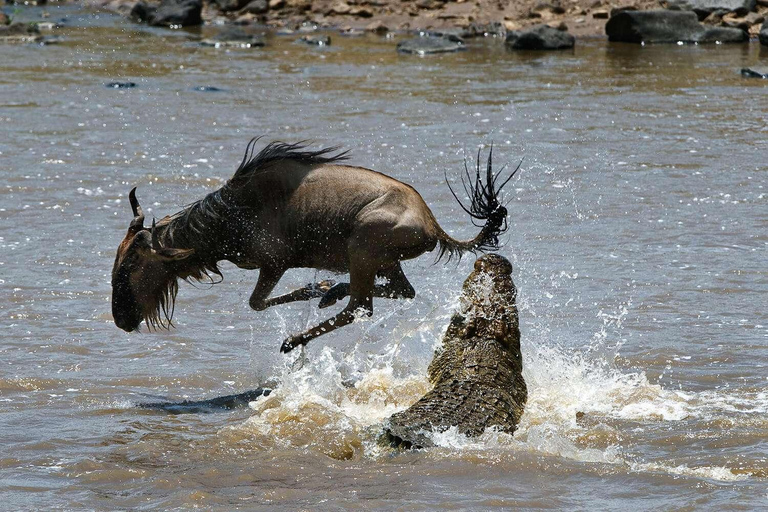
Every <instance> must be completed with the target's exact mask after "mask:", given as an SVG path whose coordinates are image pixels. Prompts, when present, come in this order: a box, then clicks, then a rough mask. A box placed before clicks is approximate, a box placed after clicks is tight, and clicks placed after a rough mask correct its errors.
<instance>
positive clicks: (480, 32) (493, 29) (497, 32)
mask: <svg viewBox="0 0 768 512" xmlns="http://www.w3.org/2000/svg"><path fill="white" fill-rule="evenodd" d="M506 33H507V29H506V28H504V25H502V24H501V23H499V22H492V23H470V24H469V26H468V27H467V28H465V29H464V31H463V32H462V33H461V37H463V38H465V39H469V38H472V37H504V35H505V34H506Z"/></svg>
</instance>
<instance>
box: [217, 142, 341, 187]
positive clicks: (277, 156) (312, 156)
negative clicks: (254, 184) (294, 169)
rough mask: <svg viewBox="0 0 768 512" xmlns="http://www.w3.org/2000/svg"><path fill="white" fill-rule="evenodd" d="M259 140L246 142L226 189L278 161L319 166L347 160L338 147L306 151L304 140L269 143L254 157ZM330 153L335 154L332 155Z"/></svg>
mask: <svg viewBox="0 0 768 512" xmlns="http://www.w3.org/2000/svg"><path fill="white" fill-rule="evenodd" d="M259 139H261V137H254V138H253V139H251V140H250V142H248V145H247V146H246V148H245V154H244V155H243V161H242V162H241V163H240V167H238V168H237V171H235V175H234V176H232V179H230V180H229V182H228V183H227V185H226V186H227V187H233V188H236V187H239V186H241V185H243V184H245V183H247V182H248V181H249V180H250V179H251V178H252V177H253V176H254V174H257V173H258V172H259V171H263V170H265V169H266V168H267V167H268V166H269V164H270V163H272V162H276V161H279V160H294V161H297V162H302V163H305V164H307V165H319V164H330V163H335V162H342V161H344V160H347V159H348V158H349V157H348V156H347V153H348V151H342V152H341V153H338V151H339V149H340V148H339V147H338V146H331V147H328V148H323V149H318V150H314V151H312V150H307V146H308V144H307V141H306V140H303V141H300V142H296V143H294V144H289V143H286V142H280V141H274V142H270V143H269V144H267V145H266V146H265V147H264V149H262V150H261V151H259V152H258V154H257V155H256V156H254V155H253V152H254V148H255V146H256V143H257V142H258V141H259ZM332 153H336V154H335V155H334V154H332Z"/></svg>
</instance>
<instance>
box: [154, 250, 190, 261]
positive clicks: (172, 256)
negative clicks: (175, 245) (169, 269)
mask: <svg viewBox="0 0 768 512" xmlns="http://www.w3.org/2000/svg"><path fill="white" fill-rule="evenodd" d="M153 252H154V253H155V254H157V255H158V256H160V257H161V258H162V259H164V260H166V261H180V260H183V259H185V258H189V257H190V256H192V255H193V254H194V253H195V250H194V249H168V248H165V247H161V248H160V249H158V250H156V251H153Z"/></svg>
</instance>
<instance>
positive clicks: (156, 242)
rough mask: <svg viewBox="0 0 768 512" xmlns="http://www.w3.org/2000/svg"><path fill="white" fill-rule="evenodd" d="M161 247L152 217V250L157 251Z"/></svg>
mask: <svg viewBox="0 0 768 512" xmlns="http://www.w3.org/2000/svg"><path fill="white" fill-rule="evenodd" d="M161 249H162V247H160V238H159V237H158V235H157V230H156V229H155V219H152V250H153V251H157V252H159V251H160V250H161Z"/></svg>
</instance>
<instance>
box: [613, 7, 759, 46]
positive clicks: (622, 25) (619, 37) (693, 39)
mask: <svg viewBox="0 0 768 512" xmlns="http://www.w3.org/2000/svg"><path fill="white" fill-rule="evenodd" d="M605 33H606V34H607V35H608V40H609V41H614V42H625V43H678V42H683V43H716V42H719V43H743V42H747V41H749V34H747V33H746V32H745V31H743V30H741V29H738V28H728V27H712V28H707V27H705V26H704V25H702V24H701V23H699V19H698V17H697V16H696V13H694V12H693V11H669V10H655V11H622V12H619V13H617V14H616V15H614V16H612V17H611V19H610V20H608V23H606V24H605Z"/></svg>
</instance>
